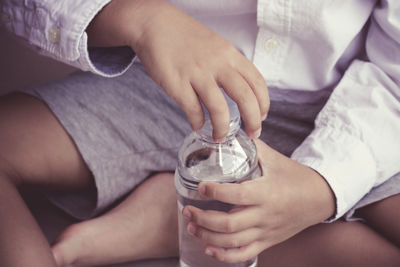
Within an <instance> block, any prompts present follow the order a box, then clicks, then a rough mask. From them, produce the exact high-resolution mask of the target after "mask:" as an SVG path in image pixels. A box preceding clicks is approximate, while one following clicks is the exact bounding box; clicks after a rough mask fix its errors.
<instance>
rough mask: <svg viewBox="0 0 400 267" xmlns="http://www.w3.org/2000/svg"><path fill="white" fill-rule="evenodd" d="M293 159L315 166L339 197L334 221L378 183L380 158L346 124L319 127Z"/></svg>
mask: <svg viewBox="0 0 400 267" xmlns="http://www.w3.org/2000/svg"><path fill="white" fill-rule="evenodd" d="M292 159H294V160H296V161H298V162H300V163H302V164H304V165H306V166H308V167H310V168H312V169H314V170H315V171H317V172H318V173H319V174H320V175H322V176H323V178H324V179H325V180H326V181H327V183H328V184H329V186H330V187H331V189H332V191H333V193H334V195H335V197H336V213H335V215H334V216H332V217H331V218H329V219H328V220H326V221H325V222H331V221H334V220H336V219H338V218H340V217H341V216H343V215H344V214H345V213H346V212H347V211H348V210H349V209H350V208H351V207H353V206H354V205H355V204H356V203H357V202H358V201H359V200H360V198H362V197H363V196H364V195H365V194H366V193H368V192H369V190H370V189H371V187H372V186H373V183H374V176H375V175H376V169H377V168H376V161H375V160H374V157H373V155H372V154H371V152H370V151H369V148H368V146H366V145H365V144H364V143H363V142H362V141H361V140H360V139H359V138H357V137H356V136H354V135H352V134H351V132H349V130H348V129H345V128H344V127H343V126H342V127H340V126H339V125H337V127H334V126H332V125H325V126H324V127H321V128H316V129H315V130H314V131H313V132H312V133H311V135H309V136H308V137H307V138H306V140H305V141H304V142H303V143H302V144H301V145H300V146H299V147H298V148H297V149H296V150H295V151H294V152H293V154H292Z"/></svg>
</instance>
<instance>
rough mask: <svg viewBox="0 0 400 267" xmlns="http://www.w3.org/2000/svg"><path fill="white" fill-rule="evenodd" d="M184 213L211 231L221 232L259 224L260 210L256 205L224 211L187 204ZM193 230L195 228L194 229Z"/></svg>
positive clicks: (196, 224)
mask: <svg viewBox="0 0 400 267" xmlns="http://www.w3.org/2000/svg"><path fill="white" fill-rule="evenodd" d="M183 214H185V215H187V214H190V216H191V217H190V218H188V219H189V220H190V221H191V222H193V223H195V225H192V226H195V227H197V226H200V227H202V228H205V229H207V230H209V231H213V232H219V233H236V232H240V231H242V230H245V229H248V228H252V227H255V226H258V225H259V222H260V219H259V217H260V214H262V213H260V211H259V210H258V208H256V207H246V208H244V209H241V210H239V211H237V212H230V213H226V212H222V211H216V210H202V209H199V208H196V207H193V206H186V207H185V208H184V210H183ZM192 230H193V229H192Z"/></svg>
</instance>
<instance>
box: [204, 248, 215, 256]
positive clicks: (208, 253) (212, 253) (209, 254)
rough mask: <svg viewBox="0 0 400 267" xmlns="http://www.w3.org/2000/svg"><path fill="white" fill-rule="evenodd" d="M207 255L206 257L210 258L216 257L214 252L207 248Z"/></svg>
mask: <svg viewBox="0 0 400 267" xmlns="http://www.w3.org/2000/svg"><path fill="white" fill-rule="evenodd" d="M205 253H206V255H208V256H212V255H214V252H213V251H212V250H211V249H209V248H206V251H205Z"/></svg>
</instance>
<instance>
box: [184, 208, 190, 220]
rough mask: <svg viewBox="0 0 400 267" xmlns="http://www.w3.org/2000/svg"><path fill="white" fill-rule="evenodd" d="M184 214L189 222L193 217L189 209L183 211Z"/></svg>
mask: <svg viewBox="0 0 400 267" xmlns="http://www.w3.org/2000/svg"><path fill="white" fill-rule="evenodd" d="M182 214H183V216H184V217H185V218H186V219H188V220H190V218H191V217H192V213H190V211H189V210H188V209H183V211H182Z"/></svg>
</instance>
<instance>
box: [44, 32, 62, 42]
mask: <svg viewBox="0 0 400 267" xmlns="http://www.w3.org/2000/svg"><path fill="white" fill-rule="evenodd" d="M47 39H48V40H49V41H50V42H52V43H58V42H59V41H60V29H59V28H51V29H50V30H49V31H48V33H47Z"/></svg>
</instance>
